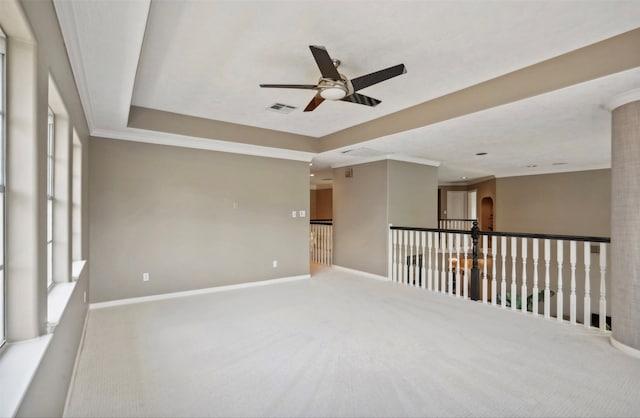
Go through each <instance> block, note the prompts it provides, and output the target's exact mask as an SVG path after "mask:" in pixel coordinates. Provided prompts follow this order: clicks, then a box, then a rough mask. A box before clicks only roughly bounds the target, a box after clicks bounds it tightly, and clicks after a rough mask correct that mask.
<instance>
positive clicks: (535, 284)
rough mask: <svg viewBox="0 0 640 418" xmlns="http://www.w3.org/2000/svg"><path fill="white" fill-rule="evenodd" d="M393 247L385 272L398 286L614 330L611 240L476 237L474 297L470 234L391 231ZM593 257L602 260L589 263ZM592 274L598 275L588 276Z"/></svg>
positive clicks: (481, 234)
mask: <svg viewBox="0 0 640 418" xmlns="http://www.w3.org/2000/svg"><path fill="white" fill-rule="evenodd" d="M389 240H390V243H389V251H390V253H389V263H390V266H389V269H388V271H389V274H390V279H391V280H392V281H394V282H398V283H403V284H408V285H411V286H415V287H417V288H421V289H423V290H428V291H432V292H437V293H445V294H448V295H452V296H453V295H455V296H456V297H460V298H464V299H468V298H469V296H470V297H471V299H474V300H479V301H482V302H483V303H490V304H491V305H493V306H498V307H501V308H510V309H512V310H514V311H518V312H522V313H523V314H526V315H533V316H535V317H539V318H546V319H555V320H558V321H567V322H569V323H571V324H577V323H580V324H583V326H584V327H586V328H591V327H592V325H591V324H592V316H594V317H595V316H597V317H598V320H597V321H596V320H595V319H594V327H595V328H599V329H600V330H602V331H605V330H608V329H609V321H608V320H609V318H608V316H607V299H606V296H607V286H608V284H607V280H606V279H607V274H608V270H607V261H608V259H607V256H608V254H607V247H608V246H609V239H608V238H601V237H579V236H560V235H545V234H522V233H502V232H479V233H478V236H477V237H476V251H477V254H478V257H477V258H478V272H477V277H478V280H479V281H478V283H477V284H476V287H475V289H478V290H477V293H478V294H477V295H472V294H471V289H473V288H474V286H473V285H472V283H471V281H472V279H471V278H472V277H474V276H473V274H472V271H471V270H472V269H471V265H472V264H473V263H472V257H473V255H472V254H473V251H472V249H473V243H472V234H471V232H470V231H469V232H467V231H462V230H441V229H435V228H404V227H395V226H392V227H391V228H390V231H389ZM554 246H555V249H554V248H553V247H554ZM579 247H581V248H580V250H581V251H578V248H579ZM565 252H568V254H569V257H568V260H565V257H564V254H565ZM594 253H595V254H598V257H592V254H594ZM542 263H544V265H542ZM543 268H544V269H543ZM542 269H543V270H542ZM592 270H595V271H599V272H600V274H591V271H592ZM509 272H510V274H509ZM498 275H500V276H499V277H497V276H498ZM566 276H568V277H570V279H571V280H570V284H569V290H570V292H569V293H568V294H566V293H565V292H564V283H563V277H566ZM594 289H595V292H594ZM529 290H531V294H529ZM594 298H597V299H594ZM553 299H555V301H553ZM592 299H594V301H595V300H597V301H598V302H592Z"/></svg>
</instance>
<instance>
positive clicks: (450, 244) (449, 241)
mask: <svg viewBox="0 0 640 418" xmlns="http://www.w3.org/2000/svg"><path fill="white" fill-rule="evenodd" d="M447 244H448V249H449V281H448V286H447V291H448V293H449V294H450V295H453V271H451V264H452V260H451V259H452V258H453V234H452V233H449V236H448V237H447Z"/></svg>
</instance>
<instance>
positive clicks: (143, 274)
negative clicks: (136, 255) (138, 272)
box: [142, 273, 149, 282]
mask: <svg viewBox="0 0 640 418" xmlns="http://www.w3.org/2000/svg"><path fill="white" fill-rule="evenodd" d="M142 281H143V282H148V281H149V273H142Z"/></svg>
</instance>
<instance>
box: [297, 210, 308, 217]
mask: <svg viewBox="0 0 640 418" xmlns="http://www.w3.org/2000/svg"><path fill="white" fill-rule="evenodd" d="M299 213H300V217H301V218H304V217H305V216H307V212H305V211H304V210H301V211H300V212H299Z"/></svg>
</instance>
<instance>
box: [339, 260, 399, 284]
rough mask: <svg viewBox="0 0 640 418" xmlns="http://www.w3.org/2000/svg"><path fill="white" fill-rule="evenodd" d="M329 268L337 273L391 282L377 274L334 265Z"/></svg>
mask: <svg viewBox="0 0 640 418" xmlns="http://www.w3.org/2000/svg"><path fill="white" fill-rule="evenodd" d="M331 268H332V269H336V270H338V271H344V272H345V273H354V274H360V275H362V276H365V277H368V278H370V279H376V280H382V281H384V282H390V281H391V280H389V278H388V277H384V276H380V275H379V274H373V273H369V272H367V271H362V270H356V269H350V268H348V267H342V266H338V265H335V264H334V265H332V266H331Z"/></svg>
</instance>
